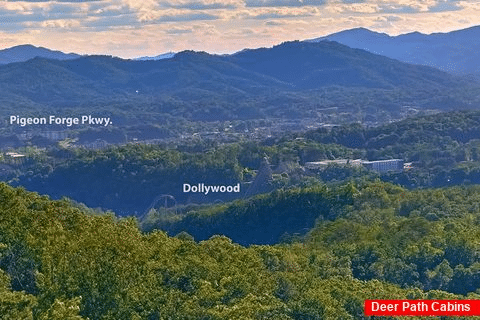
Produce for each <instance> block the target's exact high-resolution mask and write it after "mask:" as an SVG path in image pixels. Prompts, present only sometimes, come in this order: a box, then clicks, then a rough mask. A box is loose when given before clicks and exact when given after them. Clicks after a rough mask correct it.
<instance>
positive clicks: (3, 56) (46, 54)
mask: <svg viewBox="0 0 480 320" xmlns="http://www.w3.org/2000/svg"><path fill="white" fill-rule="evenodd" d="M36 57H41V58H46V59H55V60H70V59H76V58H79V57H80V55H79V54H76V53H63V52H61V51H54V50H50V49H47V48H42V47H35V46H32V45H29V44H26V45H20V46H15V47H11V48H8V49H4V50H0V65H1V64H8V63H14V62H25V61H28V60H30V59H33V58H36Z"/></svg>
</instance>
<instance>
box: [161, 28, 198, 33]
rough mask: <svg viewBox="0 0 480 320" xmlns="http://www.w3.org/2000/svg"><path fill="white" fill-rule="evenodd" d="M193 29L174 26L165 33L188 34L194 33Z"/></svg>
mask: <svg viewBox="0 0 480 320" xmlns="http://www.w3.org/2000/svg"><path fill="white" fill-rule="evenodd" d="M192 32H193V30H192V29H185V28H172V29H168V30H165V33H167V34H187V33H192Z"/></svg>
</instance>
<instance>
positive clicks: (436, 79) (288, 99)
mask: <svg viewBox="0 0 480 320" xmlns="http://www.w3.org/2000/svg"><path fill="white" fill-rule="evenodd" d="M467 84H468V81H467V80H465V79H463V78H461V77H458V76H453V75H451V74H448V73H445V72H442V71H440V70H438V69H435V68H431V67H426V66H419V65H412V64H407V63H403V62H400V61H397V60H393V59H390V58H387V57H384V56H380V55H376V54H372V53H369V52H367V51H364V50H360V49H352V48H350V47H348V46H345V45H342V44H339V43H337V42H333V41H320V42H318V43H309V42H301V41H294V42H286V43H282V44H280V45H277V46H274V47H273V48H262V49H252V50H243V51H241V52H239V53H237V54H234V55H229V56H223V55H212V54H208V53H206V52H194V51H183V52H179V53H177V54H175V56H174V57H172V58H170V59H162V60H151V61H135V60H126V59H120V58H116V57H111V56H83V57H80V58H77V59H69V60H63V61H60V60H51V59H44V58H34V59H31V60H28V61H26V62H22V63H10V64H6V65H2V66H0V103H2V104H3V106H4V109H5V110H7V108H9V109H10V110H18V107H22V108H27V107H28V108H35V109H43V110H51V108H52V107H54V108H75V109H77V110H80V109H81V108H89V107H91V108H94V109H95V110H97V109H98V108H105V105H109V106H111V109H110V110H111V111H112V112H114V113H117V112H124V111H123V110H129V111H128V112H129V113H134V112H133V111H131V110H134V109H135V108H138V110H147V109H148V110H149V112H150V113H151V114H167V113H168V114H170V115H172V116H174V117H179V116H181V117H185V118H186V119H190V120H200V121H218V120H235V119H262V118H264V117H266V116H275V117H288V118H291V117H292V116H293V117H301V116H302V117H305V116H306V115H307V114H312V113H314V114H316V112H317V111H315V110H316V109H318V108H320V107H322V106H330V107H338V106H339V105H340V106H353V105H355V106H357V107H359V108H368V107H372V106H373V105H377V106H380V107H381V108H383V109H384V110H385V109H387V108H389V110H398V108H400V107H402V106H404V105H410V106H411V105H414V106H417V107H419V108H436V109H451V108H459V107H460V106H462V103H463V100H461V99H462V98H460V99H457V97H453V98H452V97H451V95H450V93H451V92H454V93H455V94H456V93H457V92H464V91H465V90H463V89H465V86H466V85H467ZM359 92H362V94H363V96H364V98H362V99H366V100H363V102H362V101H360V100H359V96H358V94H359ZM365 95H369V96H371V97H372V98H366V96H365ZM394 97H395V98H394ZM372 99H373V100H372ZM432 99H435V101H433V100H432ZM372 108H373V107H372ZM4 112H6V111H4ZM17 112H18V111H17ZM372 112H373V111H372ZM392 112H393V111H392ZM395 112H397V111H395Z"/></svg>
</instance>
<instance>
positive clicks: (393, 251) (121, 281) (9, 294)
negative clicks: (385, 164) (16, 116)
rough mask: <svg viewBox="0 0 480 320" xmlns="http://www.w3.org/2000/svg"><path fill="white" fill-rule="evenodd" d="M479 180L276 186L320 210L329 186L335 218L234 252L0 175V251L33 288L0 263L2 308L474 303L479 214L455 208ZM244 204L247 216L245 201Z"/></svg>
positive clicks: (177, 310)
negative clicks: (415, 187) (293, 236)
mask: <svg viewBox="0 0 480 320" xmlns="http://www.w3.org/2000/svg"><path fill="white" fill-rule="evenodd" d="M477 189H478V188H455V189H445V190H431V191H414V192H409V191H406V190H404V189H402V188H399V187H395V186H392V185H389V184H384V183H380V182H377V183H375V184H372V183H367V184H364V185H354V184H352V183H350V184H347V185H345V186H343V187H339V188H338V189H336V190H330V191H328V190H327V189H326V188H323V189H322V188H319V189H316V190H315V189H305V190H297V191H289V192H287V193H284V194H281V193H278V194H274V195H271V196H270V197H271V200H270V201H271V203H275V202H277V203H283V204H284V205H286V204H287V202H288V201H292V203H294V202H295V199H298V200H300V199H303V200H306V199H309V200H310V201H312V200H316V201H317V202H316V203H314V205H315V206H316V207H317V208H319V209H320V208H321V206H323V205H324V204H325V203H323V202H322V201H324V200H322V197H319V195H322V194H323V197H324V198H325V197H326V195H328V196H329V197H330V198H333V199H330V200H329V201H331V202H332V203H336V204H337V205H338V208H337V209H336V211H335V212H336V215H335V216H332V217H331V218H332V219H333V220H319V222H318V225H317V226H316V227H314V228H313V229H312V230H311V231H310V232H309V234H308V235H307V237H306V239H305V242H303V243H300V242H295V241H293V242H291V243H290V244H279V245H276V246H255V245H253V246H250V247H249V248H245V247H242V246H240V245H237V244H234V243H232V241H231V240H230V239H229V238H227V237H224V236H214V237H211V238H210V239H209V240H206V241H201V242H198V243H197V242H194V241H192V239H191V237H189V236H187V235H186V234H183V235H179V236H178V237H176V238H171V237H168V236H167V235H166V234H165V233H163V232H159V231H155V232H152V233H149V234H144V233H142V232H140V231H139V229H138V227H137V225H136V221H135V220H134V219H131V218H126V219H118V218H116V217H115V216H114V215H112V214H101V215H93V214H91V213H87V212H84V211H82V209H79V208H77V207H76V206H72V205H71V204H70V203H69V202H68V201H51V200H49V199H48V198H46V197H40V196H38V195H37V194H34V193H28V192H25V191H24V190H22V189H13V188H11V187H9V186H7V185H5V184H0V199H1V202H0V217H1V220H0V235H1V237H2V244H1V250H2V251H1V253H2V257H4V255H3V254H4V252H8V251H9V250H11V249H10V248H13V245H19V246H20V247H24V248H26V249H28V250H27V251H25V252H28V254H27V257H28V259H30V260H31V261H33V262H35V263H34V264H32V265H31V266H32V268H33V269H34V270H33V274H34V275H35V280H34V281H35V286H36V291H35V292H34V294H33V295H32V294H28V293H26V292H24V291H19V290H21V289H13V288H12V287H11V283H13V279H12V275H13V274H14V271H12V269H10V270H4V269H3V268H2V269H3V270H1V271H0V278H1V279H0V280H1V283H0V291H1V292H0V297H1V298H0V312H1V313H0V315H1V317H2V318H8V319H17V318H18V319H41V320H43V319H45V320H46V319H55V320H56V319H58V320H60V319H72V320H80V319H87V318H88V319H262V318H264V319H285V320H287V319H290V320H291V319H318V318H325V319H348V318H354V319H364V317H363V312H362V302H363V300H365V299H367V298H377V299H386V298H388V299H406V298H424V299H427V298H428V299H434V298H450V299H453V298H463V297H464V296H459V295H454V294H451V293H447V292H446V291H450V292H457V293H461V294H466V293H468V294H469V295H468V297H469V298H471V299H475V298H478V296H477V295H476V294H475V293H472V292H474V291H475V290H477V288H478V286H479V285H480V280H479V279H480V277H479V276H478V274H479V270H480V268H479V264H478V262H476V261H477V259H478V257H477V252H476V245H477V241H476V239H477V238H478V235H479V234H480V230H478V224H477V223H474V221H477V220H478V217H477V216H478V215H479V214H480V213H479V212H478V210H477V211H474V212H466V211H465V210H466V209H467V208H469V207H470V205H471V204H472V203H474V202H477V201H478V194H480V192H478V190H477ZM302 196H305V197H306V198H302ZM415 199H417V201H419V203H420V204H425V203H427V202H428V203H430V204H432V205H433V207H431V208H430V210H429V212H430V211H431V210H435V209H434V208H435V206H442V208H444V214H443V215H439V220H437V221H429V220H426V219H425V218H424V215H425V214H426V213H425V214H424V213H422V212H420V211H418V208H417V209H414V210H411V211H408V210H406V211H405V212H404V213H403V216H400V215H399V214H398V212H399V209H400V207H401V206H402V204H403V203H404V202H410V201H413V200H415ZM255 201H256V202H255ZM319 201H320V202H319ZM251 204H252V205H253V204H256V205H257V206H266V205H267V202H265V200H262V201H259V200H258V199H257V200H254V201H253V202H252V203H251ZM297 205H300V201H299V202H298V203H297ZM272 208H274V207H272ZM290 208H291V209H294V208H293V207H290ZM420 208H421V207H420ZM304 209H305V208H304ZM247 211H248V212H251V213H255V209H254V207H250V209H248V210H247ZM247 211H246V212H245V217H247V216H248V215H247V213H248V212H247ZM231 214H233V212H231ZM212 219H215V215H212ZM212 221H213V220H212ZM455 259H457V260H455ZM458 259H460V260H458ZM459 263H464V264H459ZM405 267H406V269H405V270H404V268H405ZM362 268H363V270H365V271H361V272H360V271H359V270H361V269H362ZM398 270H403V271H402V272H400V273H399V272H395V271H398ZM354 276H356V277H359V278H361V279H363V280H359V279H356V278H355V277H354ZM367 278H368V279H370V280H367ZM389 282H393V283H396V284H397V285H394V284H390V283H389ZM400 286H404V287H405V288H404V289H401V288H400ZM415 287H417V288H415ZM418 287H419V288H424V289H436V290H431V291H428V292H424V291H421V290H419V289H418ZM438 289H443V290H445V291H438Z"/></svg>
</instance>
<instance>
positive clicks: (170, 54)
mask: <svg viewBox="0 0 480 320" xmlns="http://www.w3.org/2000/svg"><path fill="white" fill-rule="evenodd" d="M175 54H176V53H175V52H167V53H162V54H159V55H157V56H153V57H150V56H145V57H138V58H135V59H133V60H137V61H147V60H163V59H170V58H173V57H174V56H175Z"/></svg>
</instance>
